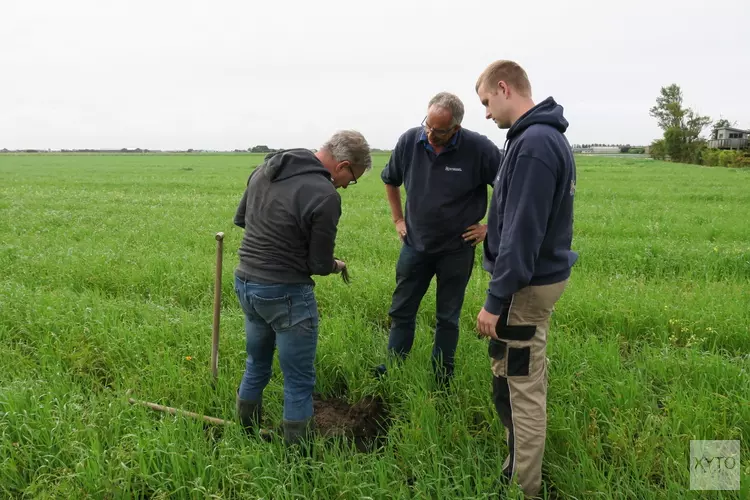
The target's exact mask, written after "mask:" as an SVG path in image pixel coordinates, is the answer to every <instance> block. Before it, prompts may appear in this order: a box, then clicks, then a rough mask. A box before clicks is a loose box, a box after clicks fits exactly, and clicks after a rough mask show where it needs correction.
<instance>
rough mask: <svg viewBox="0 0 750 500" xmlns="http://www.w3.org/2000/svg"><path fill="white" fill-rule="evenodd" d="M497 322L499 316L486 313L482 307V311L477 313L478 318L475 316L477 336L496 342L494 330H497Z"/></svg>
mask: <svg viewBox="0 0 750 500" xmlns="http://www.w3.org/2000/svg"><path fill="white" fill-rule="evenodd" d="M499 320H500V316H495V315H494V314H491V313H488V312H487V311H486V310H485V308H484V307H483V308H482V310H481V311H479V316H477V330H479V334H480V335H482V336H484V337H491V338H493V339H496V340H497V334H496V333H495V328H497V322H498V321H499Z"/></svg>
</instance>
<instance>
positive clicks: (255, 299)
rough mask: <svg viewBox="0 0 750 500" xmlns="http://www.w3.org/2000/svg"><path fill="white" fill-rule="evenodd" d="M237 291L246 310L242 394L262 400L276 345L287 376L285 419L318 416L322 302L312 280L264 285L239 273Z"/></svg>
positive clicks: (250, 398)
mask: <svg viewBox="0 0 750 500" xmlns="http://www.w3.org/2000/svg"><path fill="white" fill-rule="evenodd" d="M234 283H235V292H236V293H237V298H238V299H239V301H240V305H241V306H242V310H243V311H244V312H245V336H246V350H247V361H246V363H245V373H244V375H243V376H242V382H241V383H240V389H239V397H240V399H244V400H247V401H254V402H260V401H261V398H262V395H263V390H264V389H265V388H266V385H268V382H269V380H270V379H271V367H272V364H273V355H274V350H275V349H276V348H278V351H279V364H280V365H281V372H282V374H283V376H284V417H283V418H284V420H290V421H292V420H294V421H300V420H306V419H308V418H310V417H312V415H313V400H312V393H313V387H314V386H315V365H314V362H315V350H316V348H317V344H318V305H317V301H316V300H315V294H314V292H313V285H306V284H284V283H279V284H265V283H254V282H249V281H244V280H243V279H242V278H239V277H237V276H235V281H234Z"/></svg>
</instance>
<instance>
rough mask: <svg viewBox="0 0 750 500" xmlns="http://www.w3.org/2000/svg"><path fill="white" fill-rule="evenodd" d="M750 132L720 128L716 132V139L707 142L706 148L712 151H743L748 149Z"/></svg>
mask: <svg viewBox="0 0 750 500" xmlns="http://www.w3.org/2000/svg"><path fill="white" fill-rule="evenodd" d="M749 142H750V130H742V129H739V128H733V127H722V128H720V129H717V130H716V139H711V140H709V141H708V147H709V148H714V149H745V148H747V147H749V146H750V145H749Z"/></svg>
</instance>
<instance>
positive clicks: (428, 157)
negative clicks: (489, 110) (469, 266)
mask: <svg viewBox="0 0 750 500" xmlns="http://www.w3.org/2000/svg"><path fill="white" fill-rule="evenodd" d="M501 160H502V154H501V152H500V150H499V149H498V148H497V146H495V144H494V143H493V142H492V141H490V140H489V139H488V138H487V137H485V136H483V135H481V134H479V133H477V132H474V131H471V130H468V129H466V128H461V129H460V130H459V131H458V132H457V133H456V135H454V136H453V140H452V141H451V143H450V144H448V145H447V146H446V147H445V149H444V150H443V151H442V152H441V153H440V154H439V155H438V154H435V151H434V149H433V148H432V146H430V144H429V142H428V141H427V136H426V135H425V134H424V130H423V129H422V127H414V128H411V129H409V130H407V131H406V132H404V133H403V134H402V135H401V137H399V139H398V142H397V143H396V147H395V149H394V151H393V154H392V155H391V158H390V160H388V163H387V164H386V166H385V168H384V169H383V171H382V173H381V175H380V177H381V179H382V180H383V182H384V183H385V184H389V185H391V186H401V185H402V184H403V185H404V188H405V190H406V214H405V217H406V244H408V245H409V246H411V247H413V248H414V249H415V250H417V251H418V252H425V253H429V254H435V253H440V252H450V251H455V250H459V249H462V248H471V243H470V242H466V241H464V239H463V237H462V235H463V233H464V232H466V230H467V229H468V227H469V226H471V225H473V224H476V223H478V222H480V221H481V220H482V219H483V218H484V216H485V215H486V212H487V204H488V203H487V186H491V185H492V183H493V181H494V179H495V176H496V175H497V171H498V168H499V166H500V162H501Z"/></svg>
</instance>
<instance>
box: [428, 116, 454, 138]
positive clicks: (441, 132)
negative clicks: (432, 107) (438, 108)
mask: <svg viewBox="0 0 750 500" xmlns="http://www.w3.org/2000/svg"><path fill="white" fill-rule="evenodd" d="M422 128H424V129H425V130H426V131H427V132H432V133H433V134H437V135H448V134H450V133H451V132H452V131H453V129H454V128H456V126H455V125H454V126H452V127H451V128H449V129H447V130H446V129H439V128H433V127H430V126H429V125H427V117H426V116H425V117H424V118H423V119H422Z"/></svg>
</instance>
